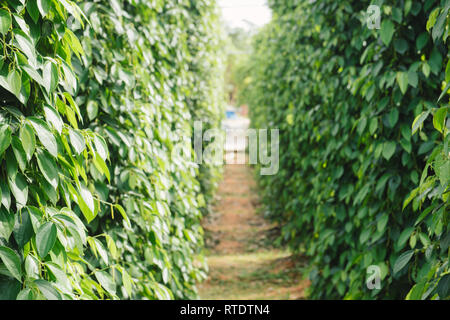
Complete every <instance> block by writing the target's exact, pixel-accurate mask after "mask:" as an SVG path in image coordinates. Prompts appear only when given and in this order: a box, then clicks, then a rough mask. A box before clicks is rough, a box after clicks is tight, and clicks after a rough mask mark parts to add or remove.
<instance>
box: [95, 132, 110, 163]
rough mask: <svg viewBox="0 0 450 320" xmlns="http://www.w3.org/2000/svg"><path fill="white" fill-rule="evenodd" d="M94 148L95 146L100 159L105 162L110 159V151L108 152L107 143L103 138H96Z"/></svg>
mask: <svg viewBox="0 0 450 320" xmlns="http://www.w3.org/2000/svg"><path fill="white" fill-rule="evenodd" d="M94 146H95V150H96V151H97V152H98V154H99V155H100V157H101V158H102V159H103V160H104V161H106V159H108V158H109V151H108V147H107V145H106V142H105V140H104V139H103V137H101V136H98V135H96V136H95V137H94Z"/></svg>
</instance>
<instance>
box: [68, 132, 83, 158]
mask: <svg viewBox="0 0 450 320" xmlns="http://www.w3.org/2000/svg"><path fill="white" fill-rule="evenodd" d="M69 138H70V144H71V145H72V147H73V148H74V149H75V152H76V153H77V154H80V153H82V152H83V151H84V150H85V149H86V143H85V142H84V137H83V135H82V134H81V133H79V132H78V131H75V130H73V129H69Z"/></svg>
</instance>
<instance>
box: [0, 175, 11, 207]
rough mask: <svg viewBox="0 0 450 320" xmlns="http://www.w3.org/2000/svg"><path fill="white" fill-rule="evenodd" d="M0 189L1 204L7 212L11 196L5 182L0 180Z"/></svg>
mask: <svg viewBox="0 0 450 320" xmlns="http://www.w3.org/2000/svg"><path fill="white" fill-rule="evenodd" d="M0 188H1V189H2V192H1V195H2V199H1V200H2V204H3V205H4V206H5V208H6V209H7V210H9V208H10V207H11V194H10V192H9V188H8V185H7V184H6V182H5V181H2V180H0Z"/></svg>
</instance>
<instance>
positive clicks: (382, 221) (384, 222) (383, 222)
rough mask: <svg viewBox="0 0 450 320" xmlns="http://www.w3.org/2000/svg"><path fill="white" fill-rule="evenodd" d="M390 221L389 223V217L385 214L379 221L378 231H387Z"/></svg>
mask: <svg viewBox="0 0 450 320" xmlns="http://www.w3.org/2000/svg"><path fill="white" fill-rule="evenodd" d="M388 221H389V215H388V214H386V213H384V214H383V215H382V216H381V218H380V219H378V222H377V230H378V232H382V231H384V230H385V228H386V225H387V223H388Z"/></svg>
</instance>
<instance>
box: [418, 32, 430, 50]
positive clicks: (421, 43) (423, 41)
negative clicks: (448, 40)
mask: <svg viewBox="0 0 450 320" xmlns="http://www.w3.org/2000/svg"><path fill="white" fill-rule="evenodd" d="M428 39H429V36H428V33H426V32H422V33H421V34H420V35H419V36H418V37H417V39H416V48H417V50H419V51H420V50H422V49H423V48H425V46H426V45H427V43H428Z"/></svg>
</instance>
